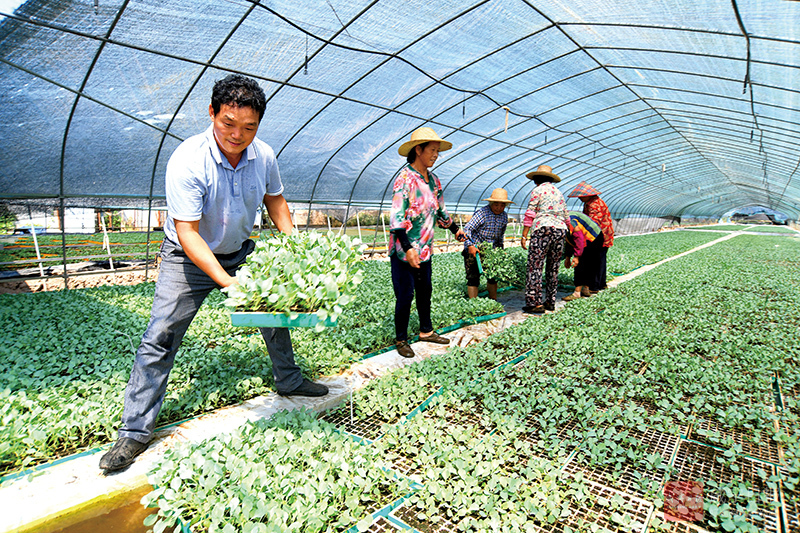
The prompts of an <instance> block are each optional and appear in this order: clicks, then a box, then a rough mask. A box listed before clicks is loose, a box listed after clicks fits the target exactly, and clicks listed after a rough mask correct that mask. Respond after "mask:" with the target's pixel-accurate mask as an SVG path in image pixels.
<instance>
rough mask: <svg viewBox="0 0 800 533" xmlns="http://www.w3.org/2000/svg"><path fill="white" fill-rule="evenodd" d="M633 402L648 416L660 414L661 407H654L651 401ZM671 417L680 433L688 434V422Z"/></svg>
mask: <svg viewBox="0 0 800 533" xmlns="http://www.w3.org/2000/svg"><path fill="white" fill-rule="evenodd" d="M633 403H635V404H636V405H638V406H639V407H641V408H642V409H644V410H645V411H647V414H648V415H650V416H654V415H660V414H662V411H661V409H659V408H658V407H656V405H655V404H654V403H653V402H649V401H645V400H634V401H633ZM670 418H671V419H672V423H673V425H675V427H676V428H678V430H679V432H680V434H681V435H688V434H689V429H690V424H689V423H687V422H685V421H684V422H681V421H680V420H678V419H676V418H675V417H674V416H672V417H670Z"/></svg>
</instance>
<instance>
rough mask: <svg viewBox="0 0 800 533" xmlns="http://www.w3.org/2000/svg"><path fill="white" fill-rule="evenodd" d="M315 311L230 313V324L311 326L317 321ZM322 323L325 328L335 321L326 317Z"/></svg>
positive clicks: (332, 324) (288, 326)
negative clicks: (291, 313) (290, 313)
mask: <svg viewBox="0 0 800 533" xmlns="http://www.w3.org/2000/svg"><path fill="white" fill-rule="evenodd" d="M319 321H320V320H319V317H318V316H317V314H316V313H294V318H293V317H292V315H289V314H286V313H253V312H248V313H246V312H233V313H231V325H233V326H248V327H258V328H313V327H314V326H316V325H317V324H318V323H319ZM323 324H324V325H325V327H326V328H331V327H334V326H336V321H335V320H331V319H330V318H327V319H326V320H325V321H324V322H323Z"/></svg>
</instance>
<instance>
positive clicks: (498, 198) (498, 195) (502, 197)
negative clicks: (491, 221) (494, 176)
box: [484, 188, 514, 204]
mask: <svg viewBox="0 0 800 533" xmlns="http://www.w3.org/2000/svg"><path fill="white" fill-rule="evenodd" d="M484 200H486V201H487V202H490V203H491V202H502V203H504V204H513V203H514V202H512V201H511V200H509V199H508V193H507V192H506V190H505V189H502V188H497V189H495V190H493V191H492V195H491V196H490V197H489V198H484Z"/></svg>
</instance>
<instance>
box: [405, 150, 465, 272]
mask: <svg viewBox="0 0 800 533" xmlns="http://www.w3.org/2000/svg"><path fill="white" fill-rule="evenodd" d="M437 221H438V223H439V226H441V227H443V228H447V227H449V226H450V225H451V224H452V223H453V219H452V218H450V214H449V213H448V212H447V209H445V207H444V194H443V193H442V184H441V183H440V182H439V178H437V177H436V175H435V174H434V173H433V172H431V171H428V181H427V182H426V181H425V178H423V177H422V174H420V173H419V172H417V171H416V170H414V168H413V167H412V166H411V165H410V164H409V165H406V166H405V167H403V169H402V170H401V171H400V175H398V176H397V179H395V180H394V187H393V193H392V210H391V212H390V215H389V229H390V231H391V230H395V229H404V230H406V235H408V240H409V241H410V242H411V246H413V247H414V249H415V250H417V252H419V259H420V261H422V262H424V261H430V260H431V256H432V255H433V231H434V227H433V225H434V222H437ZM389 255H396V256H397V258H398V259H400V260H402V261H405V260H406V253H405V251H403V247H402V246H401V245H400V242H399V241H398V240H397V238H396V237H395V236H394V233H393V232H392V233H391V235H390V239H389Z"/></svg>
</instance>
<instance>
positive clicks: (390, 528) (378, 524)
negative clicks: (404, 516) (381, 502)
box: [367, 516, 403, 533]
mask: <svg viewBox="0 0 800 533" xmlns="http://www.w3.org/2000/svg"><path fill="white" fill-rule="evenodd" d="M396 531H403V528H401V527H400V526H397V525H395V524H393V523H391V522H390V521H389V520H387V519H386V518H384V517H383V516H381V517H380V518H378V519H377V520H376V521H375V522H373V523H372V525H371V526H369V529H368V530H367V533H386V532H389V533H395V532H396Z"/></svg>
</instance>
